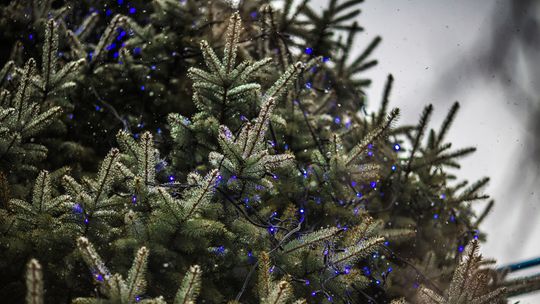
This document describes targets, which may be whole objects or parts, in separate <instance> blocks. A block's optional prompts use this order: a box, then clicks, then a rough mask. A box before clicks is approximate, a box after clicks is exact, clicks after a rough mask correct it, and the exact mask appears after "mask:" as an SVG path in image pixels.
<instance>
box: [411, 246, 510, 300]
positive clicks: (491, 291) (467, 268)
mask: <svg viewBox="0 0 540 304" xmlns="http://www.w3.org/2000/svg"><path fill="white" fill-rule="evenodd" d="M478 250H479V245H478V241H477V240H472V241H471V242H470V243H469V244H468V245H467V248H466V249H465V251H464V252H463V257H462V260H461V262H460V263H459V265H458V266H457V268H456V270H455V271H454V275H453V277H452V281H451V283H450V286H449V287H448V290H447V291H446V292H445V294H444V295H441V294H438V293H437V292H434V291H433V290H431V289H428V288H426V287H424V286H422V287H421V288H420V290H419V294H418V300H419V301H420V302H421V303H426V304H431V303H440V304H450V303H451V304H465V303H467V304H469V303H474V304H488V303H498V302H499V301H502V300H504V297H505V292H506V290H505V288H498V287H496V286H495V287H491V286H490V285H488V284H487V283H488V282H487V281H488V280H489V278H488V277H487V276H486V275H485V274H484V273H483V272H482V270H481V268H480V266H481V265H482V256H481V255H480V254H479V253H478Z"/></svg>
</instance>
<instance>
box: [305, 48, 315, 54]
mask: <svg viewBox="0 0 540 304" xmlns="http://www.w3.org/2000/svg"><path fill="white" fill-rule="evenodd" d="M304 53H306V54H308V55H311V54H313V49H312V48H310V47H307V48H306V49H305V50H304Z"/></svg>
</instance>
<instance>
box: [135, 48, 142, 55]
mask: <svg viewBox="0 0 540 304" xmlns="http://www.w3.org/2000/svg"><path fill="white" fill-rule="evenodd" d="M133 54H135V55H140V54H141V48H140V47H136V48H134V49H133Z"/></svg>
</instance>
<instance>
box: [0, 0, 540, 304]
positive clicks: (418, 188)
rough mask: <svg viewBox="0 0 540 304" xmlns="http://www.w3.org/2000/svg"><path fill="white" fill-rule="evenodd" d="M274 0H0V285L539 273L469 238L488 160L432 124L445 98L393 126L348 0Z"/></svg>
mask: <svg viewBox="0 0 540 304" xmlns="http://www.w3.org/2000/svg"><path fill="white" fill-rule="evenodd" d="M271 2H272V1H265V0H249V1H240V3H239V4H238V5H236V6H235V5H233V4H230V3H228V2H227V1H221V0H213V1H191V0H182V1H176V0H154V1H129V2H128V1H121V0H118V1H102V0H98V1H38V0H35V1H12V2H11V3H10V4H6V5H3V6H1V7H0V29H1V30H2V32H3V33H5V35H3V36H2V38H1V39H2V47H0V55H1V56H2V57H1V60H3V61H4V62H3V63H4V67H3V68H2V69H1V71H0V88H1V90H2V91H1V93H0V159H1V161H0V219H1V221H0V254H1V255H0V256H1V259H0V271H1V272H2V276H1V278H0V286H1V287H0V298H1V299H2V300H3V301H7V302H6V303H21V302H24V301H25V299H26V301H27V303H43V299H45V302H46V303H68V302H71V301H74V302H75V303H135V302H140V303H165V302H168V303H175V304H176V303H195V301H201V302H202V301H206V302H208V303H222V302H225V301H231V302H230V303H238V302H243V303H255V302H261V303H290V302H293V301H296V302H295V303H304V302H306V301H307V302H312V303H321V302H324V301H330V302H338V303H389V302H390V301H392V300H394V301H395V303H404V301H406V300H407V301H411V302H415V303H416V302H422V301H423V302H422V303H494V302H497V301H498V302H502V303H504V302H505V299H506V296H507V295H515V294H519V293H521V292H525V291H529V290H532V289H535V288H536V287H535V286H536V285H538V280H535V279H528V281H527V280H523V279H521V280H514V281H512V280H507V279H506V278H505V273H504V272H500V271H496V270H493V269H491V268H485V267H484V266H483V265H484V264H485V263H484V262H483V261H482V260H481V258H480V257H479V256H478V254H477V247H478V243H477V241H475V239H479V238H480V239H481V238H483V237H484V236H483V234H482V233H480V232H479V230H478V225H479V223H480V222H481V221H482V219H483V218H484V216H485V214H486V213H487V211H488V210H489V208H490V206H491V205H492V202H490V203H489V204H488V208H487V209H486V212H485V213H483V214H480V215H478V216H477V215H475V214H474V212H473V211H472V209H471V206H470V203H471V202H475V201H479V200H485V199H487V196H486V195H484V194H483V193H482V188H483V187H484V186H485V185H486V183H487V182H488V179H482V180H480V181H478V182H475V183H472V184H470V185H469V184H468V183H467V182H460V181H457V180H456V177H455V176H454V175H453V174H452V173H451V171H449V170H452V169H455V168H459V164H458V162H457V161H458V159H459V158H460V157H463V156H466V155H468V154H470V153H471V152H473V151H474V148H465V149H457V150H453V149H451V148H452V147H451V144H450V143H448V142H446V141H445V135H446V134H447V132H448V130H449V127H450V125H451V123H452V121H453V119H454V117H455V115H456V112H457V110H458V108H459V104H457V103H456V104H455V105H454V106H452V108H451V109H450V111H449V113H448V116H447V118H446V120H445V121H444V122H443V124H442V126H440V128H438V129H430V128H429V127H428V122H429V119H430V116H431V113H432V111H433V107H432V106H431V105H429V106H427V107H426V108H425V109H424V111H423V112H422V114H421V116H420V120H419V122H418V124H417V125H414V126H399V125H398V124H397V121H398V116H399V110H398V109H389V108H388V107H389V99H390V92H391V88H392V83H393V78H392V76H389V77H388V82H387V85H386V88H385V91H384V92H383V98H382V103H381V106H380V108H379V110H378V111H377V112H375V113H366V110H365V104H364V93H363V88H365V87H366V86H368V85H369V84H370V81H369V79H366V78H365V77H364V76H363V73H364V71H365V70H367V69H369V68H371V67H372V66H374V65H376V63H377V61H376V60H373V59H371V56H372V52H373V50H374V49H375V47H376V46H377V45H378V44H379V43H380V41H381V39H380V38H379V37H375V38H374V39H373V41H372V42H371V43H370V44H369V45H367V46H366V48H365V50H364V51H363V52H360V53H359V55H357V56H356V57H352V54H351V53H352V49H353V45H355V39H354V38H355V35H357V34H358V33H360V32H361V31H362V28H361V27H360V26H358V25H357V23H356V22H353V20H354V19H355V18H356V17H357V16H358V14H359V13H360V11H359V10H358V7H357V5H358V4H359V3H360V2H361V0H345V1H337V0H331V1H328V4H327V6H326V7H325V8H324V9H322V10H320V12H319V10H318V9H315V8H314V7H313V6H311V4H309V1H302V2H301V3H298V4H295V3H296V2H294V1H292V0H287V1H284V3H283V2H282V3H281V5H278V4H279V3H271ZM293 2H294V3H293ZM471 240H474V241H472V243H471V244H470V246H469V247H467V249H466V254H465V256H466V258H465V259H464V260H463V261H462V262H461V263H460V262H459V256H460V253H461V252H463V251H464V249H465V248H466V245H467V244H469V243H470V242H471ZM109 268H110V269H112V271H114V273H113V272H112V271H111V270H109ZM88 269H89V270H90V271H88ZM25 272H26V281H25V280H23V274H24V273H25ZM503 287H505V288H506V289H505V288H503ZM447 288H448V289H447ZM443 290H447V291H446V292H445V291H443ZM25 294H26V298H25ZM197 299H198V300H197Z"/></svg>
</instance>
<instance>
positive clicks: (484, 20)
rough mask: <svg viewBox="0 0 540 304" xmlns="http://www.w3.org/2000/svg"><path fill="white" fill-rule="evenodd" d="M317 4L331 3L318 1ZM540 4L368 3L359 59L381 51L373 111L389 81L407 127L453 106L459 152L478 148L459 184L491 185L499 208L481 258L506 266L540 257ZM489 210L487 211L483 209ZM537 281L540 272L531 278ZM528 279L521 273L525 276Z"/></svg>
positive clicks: (436, 119) (459, 0)
mask: <svg viewBox="0 0 540 304" xmlns="http://www.w3.org/2000/svg"><path fill="white" fill-rule="evenodd" d="M316 1H319V3H320V4H323V3H324V2H326V0H316ZM539 4H540V1H534V0H523V1H521V0H512V1H510V0H507V1H492V0H483V1H480V0H478V1H470V0H451V1H449V0H408V1H392V0H371V1H366V2H365V3H364V4H363V5H362V7H361V8H362V14H361V15H360V17H359V20H358V21H359V23H360V25H361V26H363V27H365V29H366V31H365V32H364V34H363V35H359V39H358V40H357V43H358V44H359V46H361V47H359V48H358V51H359V52H360V51H362V50H363V48H364V47H365V45H367V44H368V43H369V42H370V41H371V39H372V38H373V37H375V36H376V35H380V36H381V37H382V38H383V43H382V44H381V45H380V46H379V47H378V48H377V50H376V51H375V53H374V56H373V57H374V58H377V59H378V60H379V65H378V66H377V67H376V68H375V69H372V70H370V72H369V74H368V75H369V76H370V77H371V78H372V79H373V84H372V86H371V88H370V89H369V90H368V91H367V95H368V97H369V101H368V103H369V107H370V109H372V110H375V109H377V107H378V106H379V102H380V99H381V96H382V92H383V86H384V82H385V79H386V76H387V74H388V73H392V74H393V75H394V77H395V82H394V89H393V91H392V95H391V98H390V100H391V104H392V105H393V106H397V107H399V108H401V110H402V117H401V123H411V124H416V123H417V121H418V119H419V116H420V113H421V111H422V109H423V107H424V106H425V105H427V104H428V103H432V104H433V105H434V106H435V112H434V114H435V115H434V116H433V119H432V125H433V126H436V127H438V126H439V125H440V123H441V122H442V119H443V118H444V116H445V115H446V113H447V111H448V109H449V107H450V106H451V104H452V103H453V102H454V101H456V100H457V101H459V102H460V103H461V105H462V107H461V110H460V113H459V114H458V117H457V119H456V121H455V122H454V125H453V126H452V128H451V130H450V137H449V138H448V139H449V141H450V142H452V143H453V146H454V147H467V146H475V147H477V149H478V151H477V152H476V153H475V154H474V155H473V156H471V157H468V158H465V159H463V160H462V162H461V164H462V169H461V170H460V171H459V172H457V173H458V176H459V177H460V178H464V179H469V180H471V181H474V180H476V179H479V178H481V177H483V176H489V177H491V182H490V186H489V188H488V189H487V191H486V192H487V194H490V195H491V196H492V197H493V198H494V199H495V200H496V204H495V208H494V209H493V210H492V213H491V214H490V216H489V217H488V219H486V220H485V221H484V224H483V230H484V231H485V232H487V234H488V239H487V242H486V243H485V244H483V248H482V252H483V254H484V256H486V257H493V258H496V259H497V261H498V264H499V265H505V264H508V263H512V262H518V261H522V260H525V259H529V258H534V257H538V256H540V243H539V242H538V239H539V238H540V223H539V221H538V219H539V211H540V210H539V208H538V206H539V204H540V202H539V199H540V195H539V193H538V192H539V191H540V179H539V173H540V166H539V164H540V140H539V137H540V111H539V109H540V40H539V38H540V23H539V21H540V5H539ZM484 206H485V205H484V204H483V203H480V204H479V205H478V206H477V208H478V210H481V209H482V208H483V207H484ZM527 272H528V273H531V272H532V273H540V266H538V267H536V268H535V269H530V270H527ZM527 272H525V271H522V273H519V272H518V273H517V274H518V275H521V274H526V273H527ZM515 300H516V301H517V300H520V301H521V302H520V303H540V293H537V294H531V295H528V296H526V297H521V298H515Z"/></svg>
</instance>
